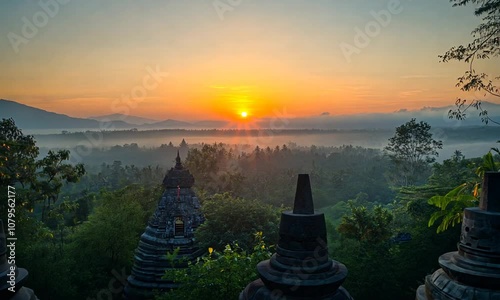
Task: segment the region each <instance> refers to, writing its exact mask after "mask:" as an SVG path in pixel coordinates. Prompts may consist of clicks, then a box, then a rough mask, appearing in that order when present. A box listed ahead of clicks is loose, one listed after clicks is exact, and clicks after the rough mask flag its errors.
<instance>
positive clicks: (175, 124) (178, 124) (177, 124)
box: [139, 119, 193, 129]
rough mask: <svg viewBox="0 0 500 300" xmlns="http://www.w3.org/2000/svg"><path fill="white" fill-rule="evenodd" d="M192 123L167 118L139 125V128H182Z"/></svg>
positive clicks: (190, 125) (188, 126)
mask: <svg viewBox="0 0 500 300" xmlns="http://www.w3.org/2000/svg"><path fill="white" fill-rule="evenodd" d="M192 126H193V124H191V123H188V122H183V121H178V120H172V119H168V120H165V121H160V122H155V123H151V124H144V125H141V126H140V127H139V128H141V129H182V128H190V127H192Z"/></svg>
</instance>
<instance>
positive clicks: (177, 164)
mask: <svg viewBox="0 0 500 300" xmlns="http://www.w3.org/2000/svg"><path fill="white" fill-rule="evenodd" d="M175 168H176V169H177V170H181V169H182V168H183V167H182V162H181V155H180V154H179V150H177V157H176V158H175Z"/></svg>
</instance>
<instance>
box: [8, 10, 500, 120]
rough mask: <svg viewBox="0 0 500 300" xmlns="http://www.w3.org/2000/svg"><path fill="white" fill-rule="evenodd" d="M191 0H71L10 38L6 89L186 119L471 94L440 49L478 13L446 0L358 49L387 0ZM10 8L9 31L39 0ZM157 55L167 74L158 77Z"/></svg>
mask: <svg viewBox="0 0 500 300" xmlns="http://www.w3.org/2000/svg"><path fill="white" fill-rule="evenodd" d="M186 2H188V1H172V2H170V3H169V4H165V3H164V4H161V2H156V3H154V4H153V3H148V4H144V3H143V4H141V5H139V4H137V3H133V2H128V1H117V0H114V1H109V2H107V3H102V2H100V1H97V0H89V1H86V2H73V3H69V4H66V5H64V6H61V7H60V9H59V12H58V13H57V14H56V15H55V16H54V17H53V18H50V19H49V21H48V23H47V25H46V26H44V27H42V28H39V30H38V33H37V34H36V35H35V36H34V37H32V38H30V39H29V41H28V43H26V44H22V45H20V46H19V47H18V49H17V50H19V51H18V52H17V53H16V52H15V51H14V47H13V46H12V43H11V42H9V40H8V39H5V40H4V43H2V44H0V51H1V52H2V57H1V58H0V68H1V69H2V70H3V72H2V74H0V98H4V99H9V100H14V101H18V102H21V103H24V104H27V105H32V106H35V107H38V108H42V109H46V110H49V111H55V112H59V113H64V114H68V115H71V116H78V117H88V116H96V115H105V114H112V113H127V114H131V115H137V116H143V117H149V118H154V119H167V118H171V119H182V120H209V119H226V120H237V119H240V118H241V112H242V111H245V112H247V113H248V115H249V116H248V119H251V118H261V117H269V116H273V114H275V113H276V111H280V112H283V111H286V112H287V113H288V114H290V115H293V116H297V117H301V116H314V115H320V114H321V113H323V112H328V113H330V114H331V115H337V114H353V113H364V112H390V111H396V110H399V109H402V108H406V109H418V108H421V107H424V106H445V105H450V104H453V103H454V101H455V99H456V98H457V97H460V96H463V94H461V93H460V91H459V90H458V89H457V88H456V87H455V83H456V78H457V77H459V76H460V75H461V74H462V73H463V72H464V71H465V70H466V68H467V65H465V64H461V63H446V64H443V63H439V62H438V61H439V59H438V57H437V56H438V55H439V54H442V53H443V52H444V51H446V50H447V49H448V48H450V47H451V46H453V45H456V44H459V43H465V42H467V41H469V40H470V35H469V33H470V31H471V30H472V29H473V28H474V27H475V26H476V25H477V24H478V22H479V20H478V19H477V18H476V17H474V15H473V13H472V11H471V9H468V8H451V6H450V4H449V3H448V2H447V1H435V0H422V1H413V2H411V1H401V6H400V8H401V9H400V10H401V12H399V13H397V14H392V15H391V16H390V18H391V21H390V22H388V24H386V26H383V25H380V24H379V26H380V32H378V33H377V34H375V35H374V36H373V37H371V38H369V43H368V45H367V46H366V47H360V48H359V53H356V54H352V55H350V56H349V57H347V56H346V54H345V53H344V52H343V50H342V47H341V45H342V44H343V43H344V44H346V43H347V44H352V45H355V38H356V32H357V29H360V28H361V29H364V28H366V27H365V26H366V25H367V24H370V22H372V23H373V22H374V17H373V14H374V13H380V12H381V11H383V10H387V9H388V8H387V7H388V6H387V5H388V1H380V0H372V1H369V0H362V1H358V2H359V3H358V2H356V3H333V2H335V1H332V3H328V4H327V3H324V2H323V1H321V3H319V2H318V3H311V2H308V1H299V0H290V1H287V2H284V1H274V2H266V1H263V0H252V1H243V2H242V4H240V5H238V6H237V7H234V8H233V10H231V11H227V12H225V13H224V15H223V18H222V19H221V18H220V16H219V15H218V12H217V11H216V9H214V7H213V6H212V5H211V3H210V1H208V2H207V3H186ZM438 2H439V3H438ZM2 6H3V7H2ZM0 8H4V9H0V11H2V13H0V25H1V26H0V28H1V29H0V35H1V36H4V37H5V36H8V34H9V33H11V32H13V33H16V34H21V33H22V26H23V21H22V17H23V16H28V17H29V16H32V15H33V14H34V13H36V12H37V11H39V10H40V7H38V6H37V4H36V3H32V2H29V1H24V2H23V1H19V2H17V1H16V2H15V3H8V4H6V3H2V4H0ZM7 11H8V12H9V13H8V14H7ZM495 63H498V61H496V62H495ZM495 66H496V67H495ZM478 67H479V68H480V69H481V70H483V71H486V72H490V73H492V72H493V71H496V70H497V69H498V68H497V67H498V65H495V64H492V63H491V62H488V63H487V64H478ZM155 69H157V70H159V72H160V73H164V74H160V75H158V74H157V75H156V79H155V77H154V76H152V71H151V70H155ZM148 70H149V71H148ZM153 73H154V71H153ZM166 73H168V76H166V75H165V74H166ZM164 75H165V76H164ZM497 75H498V74H497Z"/></svg>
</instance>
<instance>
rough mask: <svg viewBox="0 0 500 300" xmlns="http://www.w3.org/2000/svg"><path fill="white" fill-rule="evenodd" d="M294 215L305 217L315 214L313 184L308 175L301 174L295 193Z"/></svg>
mask: <svg viewBox="0 0 500 300" xmlns="http://www.w3.org/2000/svg"><path fill="white" fill-rule="evenodd" d="M293 213H294V214H304V215H312V214H314V203H313V199H312V192H311V182H310V180H309V175H308V174H299V179H298V180H297V190H296V191H295V202H294V204H293Z"/></svg>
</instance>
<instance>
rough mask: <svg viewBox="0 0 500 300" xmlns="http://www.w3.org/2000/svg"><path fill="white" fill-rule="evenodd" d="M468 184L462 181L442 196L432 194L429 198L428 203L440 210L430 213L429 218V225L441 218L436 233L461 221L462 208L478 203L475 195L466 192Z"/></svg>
mask: <svg viewBox="0 0 500 300" xmlns="http://www.w3.org/2000/svg"><path fill="white" fill-rule="evenodd" d="M468 190H469V185H468V184H467V183H464V184H462V185H459V186H458V187H456V188H455V189H453V190H451V191H450V192H449V193H447V194H446V195H444V196H434V197H432V198H430V199H429V201H428V203H429V204H430V205H434V206H436V207H438V208H440V209H441V210H439V211H436V212H434V213H433V214H432V216H431V218H430V219H429V227H430V226H432V225H434V223H435V222H436V221H437V220H439V219H440V218H442V220H441V224H440V225H439V226H438V227H437V233H440V232H443V231H445V230H446V229H448V227H449V226H450V225H451V226H455V225H456V224H458V223H460V222H461V221H462V217H463V210H464V209H465V208H466V207H471V206H476V205H477V203H478V199H477V197H474V196H473V195H472V194H470V193H467V192H468Z"/></svg>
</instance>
